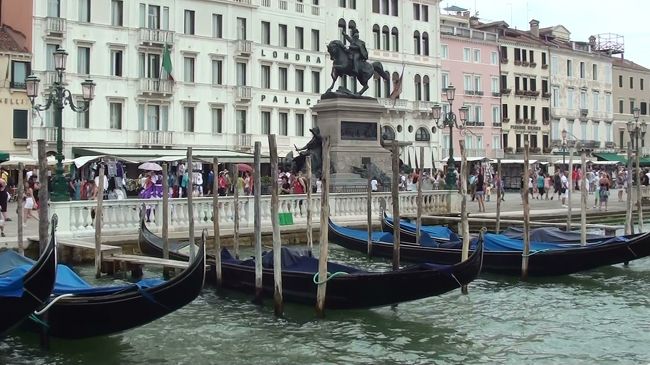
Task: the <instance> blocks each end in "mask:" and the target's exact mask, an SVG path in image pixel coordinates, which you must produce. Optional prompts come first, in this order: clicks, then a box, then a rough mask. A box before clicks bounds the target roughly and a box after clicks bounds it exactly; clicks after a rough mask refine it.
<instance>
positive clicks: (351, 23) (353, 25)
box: [348, 20, 357, 30]
mask: <svg viewBox="0 0 650 365" xmlns="http://www.w3.org/2000/svg"><path fill="white" fill-rule="evenodd" d="M348 29H350V30H352V29H357V23H355V21H354V20H350V21H349V22H348Z"/></svg>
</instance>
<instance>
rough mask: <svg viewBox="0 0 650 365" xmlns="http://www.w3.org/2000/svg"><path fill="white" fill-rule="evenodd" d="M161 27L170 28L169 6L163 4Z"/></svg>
mask: <svg viewBox="0 0 650 365" xmlns="http://www.w3.org/2000/svg"><path fill="white" fill-rule="evenodd" d="M161 28H162V29H164V30H169V7H168V6H163V11H162V24H161ZM165 108H166V107H165Z"/></svg>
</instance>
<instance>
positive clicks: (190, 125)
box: [183, 106, 194, 132]
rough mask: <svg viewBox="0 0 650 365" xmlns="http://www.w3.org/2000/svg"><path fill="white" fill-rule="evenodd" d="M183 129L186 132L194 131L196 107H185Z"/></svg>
mask: <svg viewBox="0 0 650 365" xmlns="http://www.w3.org/2000/svg"><path fill="white" fill-rule="evenodd" d="M183 130H184V131H185V132H194V107H193V106H185V107H183Z"/></svg>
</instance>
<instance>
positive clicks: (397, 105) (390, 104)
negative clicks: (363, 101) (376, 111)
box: [377, 98, 408, 109]
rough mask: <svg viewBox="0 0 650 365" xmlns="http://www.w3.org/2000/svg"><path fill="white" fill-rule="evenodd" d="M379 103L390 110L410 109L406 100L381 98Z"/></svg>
mask: <svg viewBox="0 0 650 365" xmlns="http://www.w3.org/2000/svg"><path fill="white" fill-rule="evenodd" d="M377 101H378V102H379V104H381V105H383V106H385V107H386V108H388V109H406V108H407V107H408V101H407V100H404V99H395V100H393V99H390V98H379V99H377Z"/></svg>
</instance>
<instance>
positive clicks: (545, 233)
mask: <svg viewBox="0 0 650 365" xmlns="http://www.w3.org/2000/svg"><path fill="white" fill-rule="evenodd" d="M501 234H503V235H504V236H506V237H509V238H514V239H518V240H522V239H524V229H523V228H519V227H508V229H506V230H505V231H503V232H502V233H501ZM529 237H530V240H531V241H536V242H556V243H563V242H580V231H568V232H567V231H563V230H561V229H559V228H557V227H541V228H533V229H531V230H530V234H529ZM602 239H605V237H604V236H602V235H599V234H587V240H590V241H593V240H602Z"/></svg>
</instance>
